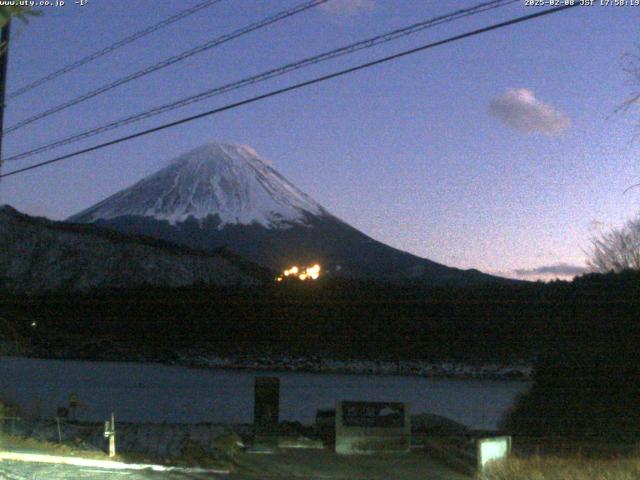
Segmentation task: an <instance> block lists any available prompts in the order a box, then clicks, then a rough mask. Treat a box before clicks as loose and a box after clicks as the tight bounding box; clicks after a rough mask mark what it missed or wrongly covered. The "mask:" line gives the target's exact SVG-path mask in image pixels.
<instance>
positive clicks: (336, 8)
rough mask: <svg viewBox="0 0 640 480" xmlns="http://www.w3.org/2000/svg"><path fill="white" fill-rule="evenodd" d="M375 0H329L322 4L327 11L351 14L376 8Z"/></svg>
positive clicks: (341, 14) (335, 13) (321, 6)
mask: <svg viewBox="0 0 640 480" xmlns="http://www.w3.org/2000/svg"><path fill="white" fill-rule="evenodd" d="M374 5H375V4H374V1H373V0H329V1H328V2H326V3H323V4H322V5H320V8H321V9H322V10H324V11H325V12H327V13H330V14H332V15H338V16H351V15H355V14H356V13H359V12H362V11H370V10H373V8H374Z"/></svg>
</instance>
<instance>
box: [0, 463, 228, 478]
mask: <svg viewBox="0 0 640 480" xmlns="http://www.w3.org/2000/svg"><path fill="white" fill-rule="evenodd" d="M223 478H225V479H228V478H229V477H227V476H219V475H211V474H202V473H179V472H152V471H145V470H140V471H133V470H108V469H98V468H91V467H76V466H73V465H59V464H49V463H28V462H13V461H7V460H3V461H0V480H118V479H122V480H201V479H208V480H211V479H223Z"/></svg>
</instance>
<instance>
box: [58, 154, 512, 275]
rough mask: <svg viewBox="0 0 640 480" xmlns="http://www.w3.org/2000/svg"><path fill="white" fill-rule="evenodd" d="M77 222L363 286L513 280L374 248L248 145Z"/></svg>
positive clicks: (181, 170)
mask: <svg viewBox="0 0 640 480" xmlns="http://www.w3.org/2000/svg"><path fill="white" fill-rule="evenodd" d="M68 221H69V222H78V223H94V224H96V225H98V226H102V227H106V228H112V229H115V230H118V231H121V232H126V233H136V234H145V235H150V236H152V237H155V238H160V239H164V240H169V241H171V242H175V243H179V244H183V245H188V246H190V247H194V248H198V249H214V248H220V247H226V248H228V249H230V250H232V251H234V252H236V253H238V254H239V255H242V256H243V257H246V258H247V259H250V260H251V261H254V262H256V263H258V264H261V265H264V266H267V267H270V268H273V269H276V270H278V271H281V270H282V269H284V268H287V267H289V266H291V265H294V264H308V263H316V262H317V263H320V264H321V265H322V268H323V270H324V272H325V273H329V274H331V275H340V276H350V277H358V278H377V279H381V278H384V279H392V280H406V279H417V280H421V281H424V282H427V283H430V284H443V283H455V284H473V283H483V282H491V281H505V280H504V279H499V278H498V277H492V276H490V275H486V274H483V273H481V272H478V271H477V270H467V271H464V270H459V269H455V268H450V267H446V266H444V265H441V264H438V263H436V262H433V261H431V260H427V259H423V258H420V257H417V256H415V255H411V254H409V253H406V252H402V251H400V250H397V249H394V248H392V247H389V246H387V245H385V244H383V243H381V242H378V241H376V240H373V239H372V238H370V237H368V236H367V235H365V234H364V233H362V232H360V231H358V230H356V229H355V228H353V227H351V226H350V225H348V224H346V223H345V222H343V221H342V220H340V219H338V218H336V217H335V216H333V215H331V214H330V213H329V212H327V211H326V210H325V209H324V208H323V207H322V206H320V205H319V204H318V203H317V202H315V201H314V200H313V199H311V198H310V197H309V196H308V195H306V194H304V193H303V192H301V191H300V190H298V189H297V188H296V187H295V186H294V185H293V184H291V183H290V182H289V181H288V180H286V179H285V178H284V177H282V175H280V174H279V173H278V172H276V171H275V170H274V169H273V168H271V167H270V166H269V165H268V164H267V162H265V161H264V160H263V159H262V158H260V157H259V156H258V155H257V154H256V153H255V151H254V150H253V149H251V148H250V147H246V146H239V145H230V144H221V145H220V144H208V145H205V146H203V147H200V148H197V149H195V150H193V151H191V152H188V153H186V154H184V155H182V156H180V157H178V158H177V159H175V160H174V161H172V162H171V163H170V164H169V165H168V166H166V167H165V168H163V169H161V170H159V171H158V172H156V173H154V174H152V175H151V176H149V177H147V178H145V179H143V180H141V181H140V182H138V183H136V184H135V185H133V186H131V187H129V188H127V189H125V190H122V191H120V192H118V193H116V194H114V195H112V196H111V197H109V198H107V199H105V200H103V201H102V202H100V203H98V204H96V205H94V206H92V207H90V208H89V209H87V210H84V211H83V212H80V213H78V214H77V215H74V216H72V217H71V218H69V220H68Z"/></svg>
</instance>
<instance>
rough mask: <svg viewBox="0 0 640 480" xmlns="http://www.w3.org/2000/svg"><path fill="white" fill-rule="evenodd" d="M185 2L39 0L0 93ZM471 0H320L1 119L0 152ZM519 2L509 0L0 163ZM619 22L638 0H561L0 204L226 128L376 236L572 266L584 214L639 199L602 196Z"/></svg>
mask: <svg viewBox="0 0 640 480" xmlns="http://www.w3.org/2000/svg"><path fill="white" fill-rule="evenodd" d="M195 3H197V1H196V0H190V1H186V0H184V1H182V0H181V1H178V0H165V1H162V2H159V1H157V0H136V1H135V2H131V1H128V0H89V3H88V4H87V5H86V6H84V7H80V6H78V5H75V4H74V2H73V1H72V0H68V1H67V4H66V5H65V6H64V7H46V8H45V7H43V9H42V10H43V12H44V15H43V16H41V17H39V18H36V19H34V20H32V21H31V22H30V24H29V25H27V26H18V25H17V24H16V25H14V30H13V32H12V33H13V38H12V46H11V51H10V63H9V77H8V91H9V92H11V91H12V90H15V89H16V88H18V87H20V86H21V85H24V84H25V83H28V82H30V81H32V80H34V79H36V78H39V77H41V76H42V75H45V74H47V73H50V72H51V71H53V70H56V69H57V68H59V67H60V66H61V65H65V64H67V63H69V62H72V61H74V60H77V59H78V58H80V57H82V56H84V55H86V54H88V53H91V52H93V51H94V50H96V49H99V48H102V47H104V46H106V45H108V44H110V43H112V42H114V41H116V40H118V39H120V38H122V37H124V36H126V35H129V34H131V33H133V32H135V31H137V30H139V29H141V28H143V27H145V26H147V25H151V24H153V23H156V22H157V21H159V20H161V19H163V18H165V17H168V16H169V15H171V14H173V13H175V12H177V11H178V10H181V9H184V8H186V7H187V6H188V5H193V4H195ZM297 3H299V2H295V1H289V0H272V1H260V0H223V1H222V2H220V3H219V4H217V5H215V6H212V7H210V8H207V9H205V10H203V11H201V12H199V13H198V14H196V15H193V16H191V17H189V18H187V19H184V20H182V21H180V22H177V23H175V24H173V25H171V26H170V27H168V28H166V29H163V30H161V31H159V32H156V33H154V34H152V35H150V36H148V37H146V38H144V39H142V40H139V41H137V42H135V43H133V44H131V45H129V46H127V47H125V48H123V49H120V50H118V51H117V52H115V53H113V54H110V55H107V56H105V57H103V58H102V59H100V60H98V61H96V62H94V63H91V64H90V65H87V66H86V67H84V68H81V69H79V70H77V71H75V72H72V73H70V74H68V75H65V76H63V77H61V78H59V79H57V80H54V81H52V82H49V83H48V84H46V85H45V86H42V87H41V88H38V89H35V90H33V91H32V92H30V93H28V94H25V95H23V96H21V97H18V98H17V99H15V100H14V101H12V102H10V103H9V105H8V107H7V110H6V115H5V126H10V125H12V124H14V123H16V122H18V121H20V120H22V119H24V118H27V117H29V116H31V115H33V114H35V113H38V112H40V111H41V110H43V109H46V108H49V107H51V106H55V105H57V104H59V103H61V102H64V101H66V100H68V99H71V98H73V97H75V96H77V95H80V94H83V93H86V92H88V91H90V90H92V89H94V88H96V87H98V86H100V85H102V84H103V83H107V82H109V81H112V80H114V79H117V78H120V77H122V76H124V75H126V74H128V73H132V72H135V71H137V70H139V69H141V68H143V67H145V66H148V65H151V64H153V63H155V62H156V61H158V60H161V59H163V58H165V57H168V56H170V55H175V54H178V53H180V52H182V51H184V50H186V49H189V48H191V47H193V46H196V45H198V44H201V43H204V42H205V41H207V40H209V39H211V38H213V37H216V36H218V35H221V34H224V33H228V32H230V31H232V30H233V29H236V28H239V27H242V26H244V25H246V24H248V23H251V22H253V21H256V20H259V19H261V18H263V17H264V16H267V15H270V14H273V13H275V12H278V11H280V10H284V9H286V8H290V7H291V6H293V5H296V4H297ZM476 3H479V2H475V1H466V0H465V1H456V0H438V1H436V0H431V1H428V0H423V1H417V0H416V1H413V0H331V1H330V2H329V3H327V4H326V5H325V6H324V7H318V8H316V9H314V10H310V11H308V12H305V13H302V14H299V15H297V16H295V17H293V18H291V19H288V20H285V21H282V22H279V23H277V24H275V25H272V26H270V27H267V28H265V29H263V30H260V31H258V32H255V33H252V34H249V35H247V36H244V37H242V38H240V39H236V40H233V41H231V42H229V43H227V44H225V45H223V46H221V47H219V48H216V49H213V50H210V51H208V52H205V53H202V54H199V55H196V56H194V57H192V58H190V59H188V60H186V61H184V62H181V63H179V64H177V65H174V66H172V67H169V68H167V69H164V70H162V71H160V72H156V73H154V74H151V75H149V76H147V77H145V78H144V79H143V80H141V81H136V82H133V83H130V84H128V85H125V86H123V87H120V88H118V89H116V90H113V91H111V92H109V93H107V94H105V95H102V96H99V97H97V98H95V99H93V100H91V101H88V102H85V103H83V104H81V105H78V106H75V107H73V108H70V109H68V110H66V111H64V112H61V113H58V114H55V115H52V116H50V117H48V118H46V119H43V120H42V121H40V122H37V123H34V124H32V125H29V126H28V127H25V128H24V129H21V130H19V131H16V132H15V133H13V134H10V135H7V136H6V137H5V139H4V146H3V152H4V155H5V156H9V155H12V154H15V153H19V152H21V151H23V150H26V149H29V148H31V147H33V146H38V145H40V144H42V143H47V142H49V141H52V140H56V139H58V138H61V137H65V136H67V135H71V134H73V133H76V132H79V131H81V130H84V129H86V128H89V127H93V126H98V125H100V124H102V123H105V122H107V121H110V120H113V119H116V118H120V117H122V116H126V115H127V114H133V113H137V112H139V111H142V110H145V109H147V108H149V107H153V106H155V105H158V104H162V103H165V102H168V101H171V100H175V99H178V98H181V97H183V96H186V95H189V94H195V93H197V92H200V91H202V90H205V89H207V88H210V87H213V86H216V85H222V84H224V83H227V82H229V81H234V80H237V79H240V78H243V77H245V76H248V75H251V74H254V73H259V72H261V71H263V70H265V69H268V68H271V67H273V66H276V65H280V64H284V63H286V62H289V61H295V60H297V59H300V58H303V57H306V56H309V55H312V54H316V53H320V52H323V51H325V50H327V49H330V48H335V47H339V46H342V45H344V44H347V43H349V42H353V41H357V40H361V39H364V38H366V37H368V36H372V35H375V34H378V33H382V32H385V31H388V30H391V29H394V28H399V27H403V26H406V25H409V24H411V23H415V22H417V21H420V20H423V19H427V18H430V17H433V16H436V15H441V14H443V13H447V12H448V11H451V10H455V9H458V8H462V7H464V6H472V5H474V4H476ZM537 8H539V7H525V6H524V0H523V2H521V3H517V4H514V5H511V6H508V7H505V8H502V9H499V10H495V11H492V12H487V13H484V14H481V15H478V16H475V17H472V18H467V19H463V20H460V21H457V22H454V23H450V24H447V25H442V26H438V27H436V28H433V29H430V30H427V31H424V32H422V33H419V34H416V35H413V36H410V37H407V38H405V39H402V40H399V41H395V42H392V43H390V44H388V45H386V46H383V47H376V48H373V49H370V50H367V51H363V52H359V53H357V54H355V55H352V56H348V57H345V58H342V59H338V60H334V61H331V62H326V63H323V64H321V65H317V66H314V67H311V68H308V69H304V70H301V71H299V72H295V73H293V74H290V75H287V76H285V77H281V78H279V79H275V80H271V81H268V82H265V83H261V84H258V85H254V86H251V87H248V88H244V89H242V90H239V91H237V92H234V93H232V94H229V95H225V96H221V97H216V98H213V99H209V100H207V101H205V102H202V103H200V104H197V105H192V106H190V107H187V108H183V109H180V110H177V111H175V112H172V113H167V114H164V115H162V116H160V117H156V118H154V119H149V120H147V121H144V122H141V123H138V124H135V125H134V126H128V127H125V128H123V129H121V130H118V131H113V132H110V133H108V134H105V135H104V136H101V137H94V138H93V139H90V140H86V141H84V142H80V143H78V144H74V145H72V146H67V147H64V148H61V149H59V150H56V151H55V152H50V153H48V154H42V155H40V156H37V157H34V158H33V159H29V160H23V161H20V162H13V163H7V164H5V166H4V171H5V172H6V171H10V170H12V169H13V168H14V167H17V166H26V165H29V163H30V162H35V161H42V160H46V159H48V158H50V157H51V156H52V154H53V153H55V154H61V153H66V152H70V151H73V150H75V149H77V148H79V147H84V146H90V145H93V144H94V143H96V142H97V141H105V140H108V139H111V138H115V137H117V136H120V135H122V134H126V133H130V132H132V131H138V130H140V129H142V128H144V127H151V126H154V125H157V124H159V123H164V122H166V121H170V120H174V119H177V118H180V117H183V116H187V115H189V114H194V113H198V112H200V111H203V110H205V109H209V108H214V107H216V106H222V105H224V104H226V103H230V102H232V101H235V100H239V99H242V98H245V97H248V96H251V95H255V94H258V93H262V92H265V91H267V90H270V89H273V88H277V87H281V86H284V85H287V84H290V83H293V82H295V81H300V80H304V79H308V78H312V77H314V76H316V75H319V74H322V73H327V72H330V71H333V70H337V69H339V68H344V67H346V66H349V65H352V64H354V63H359V62H364V61H367V60H370V59H373V58H377V57H379V56H383V55H386V54H391V53H394V52H398V51H400V50H403V49H406V48H411V47H414V46H418V45H420V44H424V43H428V42H431V41H435V40H438V39H441V38H444V37H447V36H451V35H455V34H457V33H462V32H464V31H467V30H470V29H474V28H479V27H481V26H484V25H488V24H490V23H495V22H498V21H502V20H505V19H508V18H511V17H515V16H518V15H524V14H527V13H533V12H534V11H536V9H537ZM639 20H640V7H611V6H609V7H604V6H599V5H595V6H593V7H577V8H574V9H571V10H569V11H567V12H563V13H559V14H555V15H551V16H547V17H543V18H541V19H538V20H534V21H531V22H527V23H524V24H520V25H516V26H513V27H509V28H505V29H501V30H497V31H494V32H490V33H487V34H484V35H481V36H477V37H473V38H470V39H466V40H463V41H460V42H455V43H452V44H448V45H445V46H442V47H438V48H435V49H431V50H428V51H426V52H423V53H419V54H416V55H413V56H410V57H405V58H404V59H401V60H399V61H396V62H391V63H387V64H385V65H381V66H378V67H375V68H372V69H369V70H366V71H362V72H359V73H356V74H353V75H350V76H347V77H343V78H340V79H336V80H332V81H328V82H325V83H322V84H319V85H315V86H312V87H309V88H307V89H304V90H299V91H296V92H293V93H289V94H286V95H283V96H279V97H276V98H272V99H269V100H265V101H263V102H260V103H254V104H252V105H249V106H246V107H242V108H238V109H236V110H233V111H229V112H225V113H223V114H220V115H217V116H213V117H209V118H206V119H202V120H199V121H196V122H194V123H190V124H187V125H183V126H180V127H177V128H174V129H171V130H168V131H164V132H162V133H158V134H155V135H152V136H148V137H145V138H141V139H137V140H134V141H131V142H127V143H125V144H121V145H118V146H114V147H110V148H107V149H104V150H101V151H99V152H95V153H91V154H87V155H83V156H81V157H78V158H74V159H71V160H68V161H65V162H62V163H58V164H56V165H55V166H50V167H45V168H42V169H38V170H34V171H32V172H28V173H26V174H23V175H17V176H14V177H9V178H7V179H3V180H2V183H1V184H0V203H8V204H11V205H13V206H15V207H16V208H18V209H19V210H21V211H24V212H26V213H30V214H37V215H43V216H47V217H49V218H53V219H64V218H66V217H67V216H69V215H71V214H73V213H76V212H78V211H79V210H82V209H84V208H86V207H88V206H90V205H92V204H93V203H95V202H97V201H99V200H101V199H103V198H105V197H106V196H108V195H110V194H112V193H114V192H116V191H118V190H120V189H122V188H124V187H126V186H128V185H130V184H132V183H134V182H135V181H137V180H139V179H140V178H142V177H144V176H145V175H148V174H149V173H151V172H153V171H155V170H156V169H157V168H158V167H159V166H160V165H162V164H163V163H165V161H167V160H168V159H170V158H172V157H174V156H177V155H179V154H181V153H183V152H185V151H187V150H189V149H192V148H195V147H197V146H199V145H201V144H203V143H206V142H209V141H214V140H218V141H228V142H234V143H242V144H248V145H251V146H252V147H254V148H255V149H256V150H257V151H258V152H259V153H260V154H261V155H262V156H263V157H266V158H268V159H269V160H271V161H272V162H273V166H274V167H275V168H276V169H277V170H279V171H280V172H281V173H282V174H283V175H285V176H286V177H287V178H288V179H289V180H290V181H292V182H293V183H294V184H296V185H297V186H298V187H299V188H301V189H302V190H303V191H305V192H307V193H308V194H309V195H311V196H312V197H313V198H314V199H315V200H317V201H318V202H319V203H321V204H322V205H323V206H325V207H326V208H327V209H328V210H330V211H331V212H332V213H334V214H335V215H337V216H338V217H340V218H342V219H343V220H345V221H347V222H348V223H350V224H352V225H353V226H355V227H356V228H358V229H360V230H362V231H363V232H365V233H367V234H368V235H370V236H372V237H374V238H376V239H378V240H381V241H383V242H385V243H388V244H389V245H392V246H394V247H397V248H400V249H402V250H406V251H409V252H411V253H414V254H416V255H420V256H422V257H427V258H430V259H432V260H435V261H438V262H441V263H444V264H447V265H451V266H456V267H460V268H478V269H480V270H483V271H487V272H493V273H499V274H502V275H509V276H521V277H526V278H537V276H536V275H535V273H536V272H538V271H540V272H547V273H545V274H544V275H541V276H542V277H546V276H548V272H553V273H554V275H555V274H557V273H562V272H564V271H565V269H564V267H563V266H564V265H569V266H580V265H584V261H585V253H584V252H585V250H586V249H588V247H589V239H590V237H591V236H592V235H593V234H594V233H596V232H597V231H598V229H602V228H607V227H610V226H618V225H621V224H622V223H623V222H624V221H625V220H627V219H629V218H631V217H632V216H634V215H635V214H636V213H637V212H638V210H639V208H638V206H639V204H640V193H638V191H631V192H629V193H627V194H625V195H623V194H622V192H623V191H624V190H625V189H626V188H627V187H628V186H629V185H631V184H633V183H636V182H637V181H638V180H640V166H639V164H638V152H639V146H638V144H637V143H633V142H632V139H633V136H634V134H635V133H637V130H636V123H637V121H638V120H639V119H640V117H639V116H638V113H639V112H638V111H637V108H636V109H635V110H634V109H632V110H631V111H630V112H628V113H627V114H625V115H614V116H610V114H611V113H612V112H613V110H614V109H615V108H616V106H617V105H619V104H620V103H621V102H623V101H624V100H625V99H626V98H628V97H629V96H630V95H631V93H632V91H633V86H632V85H631V84H630V83H629V78H627V77H626V76H625V74H624V72H623V71H622V69H621V63H622V56H623V55H624V54H625V53H629V52H633V51H634V48H635V47H634V45H635V44H636V43H637V42H638V39H639V38H640V37H639V35H638V33H639V31H640V28H639V26H640V22H639ZM538 269H541V270H538ZM568 271H571V270H568Z"/></svg>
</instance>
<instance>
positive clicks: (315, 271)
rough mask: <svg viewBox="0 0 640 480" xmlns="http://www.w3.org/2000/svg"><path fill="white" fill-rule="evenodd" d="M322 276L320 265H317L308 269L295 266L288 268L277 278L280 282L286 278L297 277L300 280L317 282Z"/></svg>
mask: <svg viewBox="0 0 640 480" xmlns="http://www.w3.org/2000/svg"><path fill="white" fill-rule="evenodd" d="M319 276H320V265H318V264H317V263H316V264H315V265H314V266H312V267H307V268H304V269H303V268H298V267H296V266H295V265H294V266H293V267H291V268H288V269H287V270H285V271H284V272H282V275H281V276H279V277H278V278H276V280H277V281H278V282H281V281H282V280H283V279H284V277H297V278H298V280H303V281H304V280H317V279H318V277H319Z"/></svg>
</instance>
